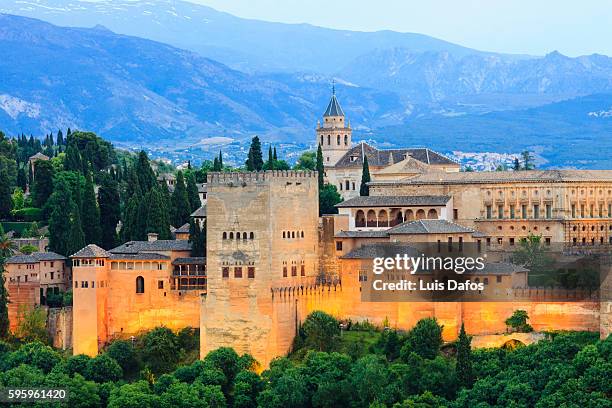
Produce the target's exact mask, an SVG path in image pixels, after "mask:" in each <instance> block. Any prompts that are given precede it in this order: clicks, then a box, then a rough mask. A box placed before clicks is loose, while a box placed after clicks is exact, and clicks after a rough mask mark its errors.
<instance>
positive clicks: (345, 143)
mask: <svg viewBox="0 0 612 408" xmlns="http://www.w3.org/2000/svg"><path fill="white" fill-rule="evenodd" d="M344 145H345V146H348V135H344Z"/></svg>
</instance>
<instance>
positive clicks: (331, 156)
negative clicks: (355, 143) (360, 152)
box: [317, 87, 352, 167]
mask: <svg viewBox="0 0 612 408" xmlns="http://www.w3.org/2000/svg"><path fill="white" fill-rule="evenodd" d="M351 133H352V130H351V125H350V123H347V121H346V117H345V116H344V112H343V111H342V108H341V107H340V103H339V102H338V99H337V98H336V89H335V87H334V88H333V89H332V96H331V99H330V101H329V104H328V105H327V109H325V113H324V114H323V125H321V122H317V143H318V144H320V145H321V150H322V151H323V165H324V166H325V167H331V166H334V165H335V164H336V163H337V162H338V160H340V158H341V157H342V156H344V154H345V153H346V152H347V151H348V150H349V149H350V148H351Z"/></svg>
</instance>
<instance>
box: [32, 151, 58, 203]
mask: <svg viewBox="0 0 612 408" xmlns="http://www.w3.org/2000/svg"><path fill="white" fill-rule="evenodd" d="M54 174H55V171H54V169H53V165H52V164H51V162H50V161H45V160H38V161H37V162H36V164H35V165H34V186H33V190H34V204H35V205H36V207H38V208H43V207H44V206H45V204H46V203H47V200H48V199H49V197H50V196H51V194H53V175H54Z"/></svg>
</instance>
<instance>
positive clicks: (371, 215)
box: [353, 208, 440, 228]
mask: <svg viewBox="0 0 612 408" xmlns="http://www.w3.org/2000/svg"><path fill="white" fill-rule="evenodd" d="M353 214H354V217H355V227H357V228H359V227H368V228H385V227H386V228H388V227H394V226H396V225H398V224H401V223H403V222H406V221H414V220H422V219H429V220H437V219H438V218H439V215H440V212H439V210H438V209H436V208H360V209H356V210H353Z"/></svg>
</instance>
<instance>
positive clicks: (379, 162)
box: [334, 142, 459, 167]
mask: <svg viewBox="0 0 612 408" xmlns="http://www.w3.org/2000/svg"><path fill="white" fill-rule="evenodd" d="M364 155H365V156H367V157H368V165H369V166H370V167H384V166H389V165H392V164H394V163H399V162H400V161H402V160H404V159H405V158H406V155H408V156H409V157H412V158H414V159H416V160H418V161H420V162H422V163H425V164H430V165H455V166H459V164H457V162H454V161H452V160H451V159H449V158H448V157H446V156H444V155H442V154H440V153H438V152H434V151H433V150H431V149H428V148H413V149H389V150H380V149H377V148H375V147H373V146H370V145H369V144H367V143H365V142H361V143H359V144H358V145H356V146H353V147H352V148H351V149H350V150H349V151H348V152H346V153H345V154H344V156H342V157H341V158H340V160H338V162H337V163H336V165H335V166H334V167H362V166H363V156H364Z"/></svg>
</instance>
